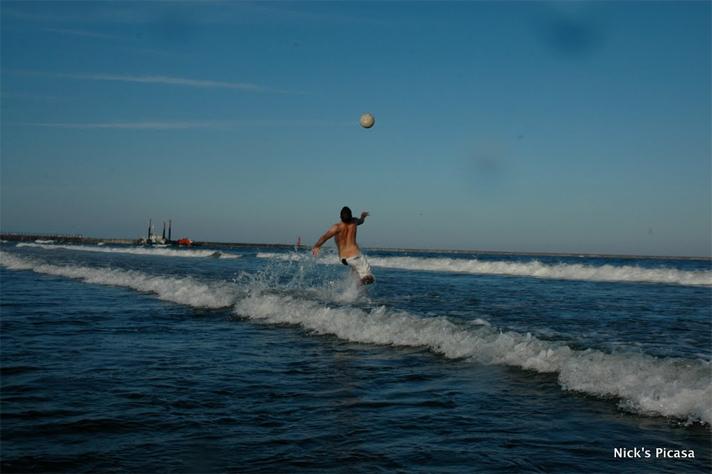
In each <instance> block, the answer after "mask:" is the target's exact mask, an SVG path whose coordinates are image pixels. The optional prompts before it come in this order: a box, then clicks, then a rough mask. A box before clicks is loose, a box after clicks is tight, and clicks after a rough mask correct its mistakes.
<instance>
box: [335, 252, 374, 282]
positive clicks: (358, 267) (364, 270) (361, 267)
mask: <svg viewBox="0 0 712 474" xmlns="http://www.w3.org/2000/svg"><path fill="white" fill-rule="evenodd" d="M341 263H343V264H344V265H348V266H350V267H351V268H352V269H353V270H354V271H356V273H358V277H359V278H361V279H363V278H364V277H367V276H370V277H371V278H373V274H372V273H371V265H369V264H368V261H367V260H366V257H364V256H363V255H355V256H353V257H349V258H342V259H341Z"/></svg>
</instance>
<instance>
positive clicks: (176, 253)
mask: <svg viewBox="0 0 712 474" xmlns="http://www.w3.org/2000/svg"><path fill="white" fill-rule="evenodd" d="M17 246H18V247H35V248H42V249H45V250H79V251H82V252H101V253H127V254H132V255H160V256H163V257H194V258H196V257H200V258H205V257H218V258H239V257H240V255H236V254H230V253H224V252H218V251H215V250H193V249H184V250H176V249H167V248H155V247H92V246H89V245H59V244H53V245H48V244H37V243H25V242H22V243H19V244H17Z"/></svg>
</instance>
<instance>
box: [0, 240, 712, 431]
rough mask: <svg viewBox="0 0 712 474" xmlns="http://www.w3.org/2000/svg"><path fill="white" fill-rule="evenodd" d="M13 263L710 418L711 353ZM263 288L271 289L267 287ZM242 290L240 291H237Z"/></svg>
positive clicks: (641, 407)
mask: <svg viewBox="0 0 712 474" xmlns="http://www.w3.org/2000/svg"><path fill="white" fill-rule="evenodd" d="M0 265H2V266H4V267H6V268H8V269H11V270H31V271H34V272H37V273H43V274H49V275H57V276H65V277H68V278H75V279H79V280H81V281H85V282H87V283H98V284H104V285H114V286H120V287H126V288H131V289H135V290H138V291H141V292H150V293H154V294H156V295H157V296H158V297H159V298H160V299H163V300H166V301H172V302H175V303H180V304H185V305H189V306H193V307H207V308H226V307H232V308H233V310H234V312H235V313H236V314H237V315H239V316H241V317H245V318H249V319H252V320H255V321H262V322H266V323H270V324H291V325H297V326H301V327H303V328H305V329H307V330H309V331H311V332H313V333H316V334H328V335H333V336H336V337H338V338H340V339H344V340H348V341H352V342H359V343H369V344H386V345H393V346H407V347H424V348H428V349H429V350H430V351H432V352H434V353H437V354H440V355H442V356H444V357H446V358H450V359H462V358H467V359H471V360H473V361H476V362H479V363H484V364H498V365H507V366H513V367H519V368H522V369H525V370H533V371H536V372H542V373H555V374H557V376H558V381H559V384H560V385H561V387H562V388H563V389H564V390H571V391H577V392H582V393H587V394H591V395H595V396H598V397H603V398H617V399H619V401H620V403H619V405H620V406H621V407H622V408H624V409H626V410H629V411H632V412H636V413H640V414H644V415H653V416H658V415H662V416H668V417H674V418H679V419H683V420H687V421H688V422H695V421H701V422H704V423H707V424H710V423H712V404H710V400H712V376H711V372H710V371H711V369H712V365H711V364H710V362H709V361H703V360H693V359H682V358H657V357H653V356H650V355H646V354H640V353H622V352H621V353H613V354H609V353H604V352H601V351H598V350H595V349H586V350H574V349H571V348H570V347H568V346H567V345H565V344H563V343H556V342H551V341H546V340H542V339H538V338H536V337H533V336H531V335H530V334H521V333H518V332H515V331H501V330H498V329H496V328H491V327H488V326H477V327H473V326H471V325H470V326H466V327H463V326H462V325H458V324H456V323H454V322H452V321H450V320H449V319H447V318H446V317H434V318H422V317H419V316H417V315H415V314H411V313H408V312H405V311H397V310H394V309H390V308H387V307H385V306H379V307H376V308H373V309H370V310H364V309H361V308H357V307H353V306H333V305H328V304H325V303H322V302H318V301H313V300H308V299H304V298H300V297H294V296H286V295H279V294H267V293H264V292H263V291H262V290H264V288H252V289H248V290H249V291H245V289H244V288H242V289H241V288H237V286H236V285H234V284H230V283H226V282H222V283H205V282H200V281H197V280H195V279H192V278H189V277H185V278H175V277H161V276H152V275H146V274H144V273H141V272H137V271H129V270H119V269H110V268H92V267H83V266H72V265H51V264H47V263H42V262H38V261H34V260H32V259H27V258H22V257H17V256H14V255H10V254H8V253H7V252H0ZM268 290H269V289H268ZM241 295H242V296H241Z"/></svg>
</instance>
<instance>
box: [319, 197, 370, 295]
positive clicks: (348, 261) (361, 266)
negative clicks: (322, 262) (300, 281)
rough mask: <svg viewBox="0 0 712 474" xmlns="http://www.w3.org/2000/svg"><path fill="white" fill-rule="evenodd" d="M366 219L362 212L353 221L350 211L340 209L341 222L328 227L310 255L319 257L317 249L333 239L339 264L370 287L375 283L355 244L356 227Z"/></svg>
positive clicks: (345, 208) (365, 214)
mask: <svg viewBox="0 0 712 474" xmlns="http://www.w3.org/2000/svg"><path fill="white" fill-rule="evenodd" d="M366 217H368V212H362V213H361V217H360V218H358V219H354V218H353V216H352V215H351V209H349V208H348V207H344V208H343V209H341V222H337V223H336V224H334V225H332V226H331V227H329V230H327V231H326V232H325V233H324V235H322V236H321V238H320V239H319V240H318V241H317V243H315V244H314V247H312V255H314V256H315V257H316V256H318V255H319V249H320V248H321V246H322V245H324V242H326V241H327V240H329V239H330V238H332V237H334V240H335V241H336V248H337V249H338V250H339V258H340V259H341V263H343V264H344V265H348V266H350V267H351V270H353V271H355V272H356V273H357V274H358V277H359V278H360V279H361V283H362V284H364V285H370V284H371V283H373V282H374V281H375V278H373V274H372V273H371V266H370V265H369V264H368V262H367V261H366V257H364V256H363V255H361V249H360V248H359V247H358V244H357V243H356V227H357V226H360V225H361V224H363V223H364V221H365V220H366Z"/></svg>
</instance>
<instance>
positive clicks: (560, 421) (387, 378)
mask: <svg viewBox="0 0 712 474" xmlns="http://www.w3.org/2000/svg"><path fill="white" fill-rule="evenodd" d="M367 256H368V258H369V261H370V263H371V265H372V266H373V268H374V272H375V276H376V284H375V285H372V286H370V287H368V288H366V289H364V288H360V287H359V286H358V285H357V284H356V283H355V280H354V279H353V276H352V275H351V274H350V272H349V270H348V268H347V267H344V266H343V265H341V264H339V262H338V259H337V258H336V255H335V254H334V253H333V251H331V252H329V251H326V252H324V254H323V255H322V256H321V257H320V258H318V259H315V258H313V257H311V255H309V254H308V253H307V252H306V251H305V250H302V251H293V250H275V249H269V248H257V247H254V248H240V249H230V248H204V247H201V248H196V249H175V248H150V247H132V246H118V245H105V246H93V245H58V244H47V243H34V244H14V243H3V244H2V246H1V247H0V278H1V283H2V285H1V297H2V299H1V304H2V308H1V309H2V311H1V313H0V324H1V327H0V329H1V331H0V343H1V345H0V353H1V356H2V360H1V364H0V365H1V369H2V378H1V380H0V383H1V385H0V392H1V393H0V397H1V403H2V405H1V410H0V416H1V421H2V424H1V425H0V435H1V442H2V443H1V444H0V454H1V457H2V471H3V472H23V471H33V472H52V471H61V472H119V471H120V472H147V471H157V472H265V473H271V472H291V471H294V470H296V469H299V470H303V471H307V472H309V471H320V472H324V471H333V472H349V473H352V472H369V473H370V472H378V471H402V472H413V471H414V472H513V471H544V472H575V471H586V472H610V471H626V472H672V471H674V472H709V470H710V467H711V462H712V459H711V447H710V446H711V442H712V437H711V435H710V423H711V422H712V365H711V360H712V314H711V311H712V265H711V263H710V261H709V260H695V259H672V258H669V259H665V258H613V257H604V256H601V257H591V256H534V255H531V256H527V255H486V254H477V253H466V252H458V253H450V252H413V251H376V250H371V251H367ZM657 450H662V451H660V453H661V454H659V452H658V451H657ZM646 451H647V452H648V453H650V455H649V456H647V457H646V455H645V454H646ZM675 455H678V457H675ZM690 455H692V456H694V457H693V458H691V457H690Z"/></svg>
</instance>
